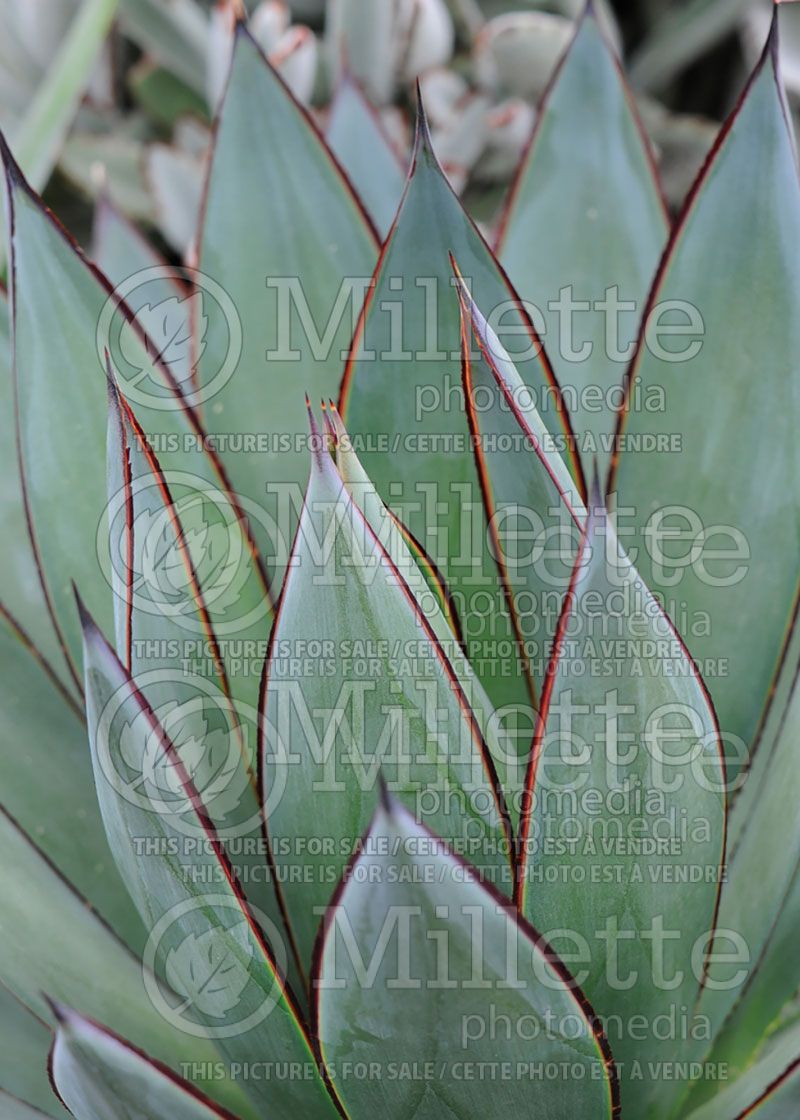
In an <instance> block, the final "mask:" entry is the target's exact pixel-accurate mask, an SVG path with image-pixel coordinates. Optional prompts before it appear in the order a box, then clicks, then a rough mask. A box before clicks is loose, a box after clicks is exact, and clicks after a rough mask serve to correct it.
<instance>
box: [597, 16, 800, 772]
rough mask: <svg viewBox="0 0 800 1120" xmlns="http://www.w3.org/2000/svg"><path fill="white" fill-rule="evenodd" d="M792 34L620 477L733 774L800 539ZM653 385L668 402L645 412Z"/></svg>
mask: <svg viewBox="0 0 800 1120" xmlns="http://www.w3.org/2000/svg"><path fill="white" fill-rule="evenodd" d="M775 10H776V13H777V11H778V8H777V6H776V9H775ZM776 35H777V22H776V24H775V27H774V29H773V33H772V35H771V37H770V42H769V44H768V46H767V49H766V51H765V53H764V57H763V59H762V60H761V62H760V63H759V65H758V67H757V68H756V71H755V73H754V75H753V77H752V79H751V81H750V84H749V85H748V87H747V90H746V92H745V94H744V96H743V98H742V100H741V102H740V104H739V105H738V107H737V108H736V110H735V111H734V113H733V114H732V116H731V117H730V118H729V119H728V121H727V123H726V124H725V126H724V127H723V129H722V132H721V134H720V137H719V139H718V141H717V144H716V146H715V148H714V151H713V153H712V155H711V157H710V158H709V160H708V162H707V164H706V167H705V169H704V171H703V172H702V173H701V176H700V178H699V180H698V182H697V183H696V184H695V187H694V190H693V191H692V193H691V196H690V198H689V200H688V202H687V204H686V207H685V209H684V212H683V215H682V217H681V218H680V220H679V222H678V224H677V227H676V229H675V231H674V233H673V237H672V240H671V243H670V246H669V249H668V251H667V253H666V255H665V258H664V260H663V262H662V266H661V269H660V272H659V275H658V279H657V282H656V284H655V286H654V289H653V292H652V295H651V299H650V306H649V307H648V310H647V314H646V316H645V319H646V323H648V324H649V327H646V329H645V332H644V334H643V336H642V338H641V339H640V344H639V348H638V351H637V355H636V357H635V359H634V361H633V364H632V366H631V368H630V370H629V373H628V405H627V409H626V411H624V412H623V414H621V417H620V432H621V439H622V446H621V447H620V450H619V458H618V463H617V468H618V470H617V476H616V485H617V487H618V508H619V510H620V513H621V515H622V514H623V512H624V515H625V517H626V518H627V519H628V520H629V521H632V523H633V526H632V527H633V528H635V530H636V532H635V534H634V535H633V536H632V537H631V544H630V545H629V547H630V548H631V549H632V550H633V549H635V550H636V553H635V555H636V556H637V564H638V566H639V570H640V571H641V572H642V576H643V578H644V579H645V580H646V582H647V583H648V584H649V586H651V587H652V588H653V589H654V591H657V592H661V593H663V596H664V598H665V600H666V606H667V609H668V612H670V613H672V614H673V616H676V615H678V614H679V615H680V617H681V618H686V619H687V623H688V625H687V627H686V628H685V637H686V641H687V644H688V645H689V648H690V650H691V652H692V655H693V657H695V658H696V659H697V660H698V663H699V664H700V665H701V666H702V667H703V671H704V675H705V676H706V677H707V679H708V680H709V685H710V689H711V693H712V696H713V699H714V703H715V705H716V708H717V712H718V714H719V720H720V726H721V728H722V732H723V739H724V740H725V742H726V747H727V750H728V755H729V766H730V768H731V771H732V773H734V774H735V772H736V771H737V770H738V768H739V766H740V765H741V762H742V761H743V758H744V757H745V756H746V751H747V749H748V748H749V746H750V745H751V743H752V740H753V736H754V733H755V730H756V727H757V725H758V722H759V717H760V715H761V711H762V708H763V706H764V703H765V700H766V697H767V694H768V690H769V687H770V682H771V680H772V679H773V676H774V673H775V671H776V665H777V663H778V660H779V656H780V652H781V647H782V644H783V640H784V634H785V633H786V630H787V626H788V623H789V620H790V616H791V614H792V610H793V607H794V602H795V598H796V594H797V587H798V578H797V564H796V558H797V556H798V554H799V552H800V492H798V488H797V486H795V485H794V484H793V480H794V479H796V478H797V477H798V473H800V460H799V459H798V443H797V438H796V434H797V428H798V423H800V391H798V388H797V384H796V381H797V379H796V377H794V371H795V370H796V367H797V354H798V349H800V321H798V318H797V315H796V314H795V310H796V307H797V304H798V300H800V267H798V261H797V257H796V254H795V253H794V252H793V251H792V250H791V246H793V245H795V244H796V243H797V242H798V240H800V188H798V179H797V167H796V163H795V152H794V142H793V139H792V136H791V134H790V128H789V126H788V125H787V119H786V110H785V106H784V102H783V97H782V94H781V91H780V89H779V86H778V75H777V72H776ZM712 252H713V254H714V258H713V259H714V265H713V273H712V276H711V280H710V278H709V270H708V261H709V254H710V253H712ZM673 301H678V302H677V303H675V302H673ZM698 315H699V317H700V318H699V319H698ZM664 327H666V329H667V330H670V329H671V330H672V331H673V332H675V331H676V330H677V331H678V332H679V333H678V334H677V335H675V334H674V333H673V336H672V337H669V336H667V335H660V336H659V334H658V332H659V330H661V329H663V328H664ZM648 392H656V393H658V394H660V395H661V398H662V407H661V409H660V411H657V412H656V411H652V410H650V409H648V408H646V407H643V405H642V402H643V400H644V396H643V395H646V394H647V393H648ZM765 432H766V433H768V434H769V438H765ZM643 440H651V441H652V440H656V441H661V442H660V446H661V448H662V449H661V450H660V451H659V449H658V448H659V443H656V444H654V445H653V446H654V447H655V450H652V451H650V450H648V449H647V448H646V447H644V446H643V444H642V441H643ZM664 441H665V442H664ZM637 448H638V449H639V450H637ZM675 451H679V453H674V452H675ZM613 487H614V480H613V479H612V482H611V483H610V489H612V488H613ZM626 523H627V522H626ZM743 634H746V635H747V640H746V641H742V635H743Z"/></svg>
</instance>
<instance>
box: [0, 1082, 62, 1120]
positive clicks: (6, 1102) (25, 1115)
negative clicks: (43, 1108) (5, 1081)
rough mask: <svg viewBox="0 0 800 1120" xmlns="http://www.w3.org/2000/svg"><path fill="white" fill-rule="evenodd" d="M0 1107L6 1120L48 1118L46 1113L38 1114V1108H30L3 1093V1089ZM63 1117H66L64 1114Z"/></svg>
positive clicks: (0, 1095) (0, 1091)
mask: <svg viewBox="0 0 800 1120" xmlns="http://www.w3.org/2000/svg"><path fill="white" fill-rule="evenodd" d="M0 1106H2V1109H3V1116H4V1117H5V1118H6V1120H46V1117H47V1116H48V1113H46V1112H40V1111H39V1109H38V1108H32V1107H31V1105H29V1104H25V1102H24V1101H21V1100H19V1098H18V1097H14V1096H12V1095H11V1094H10V1093H7V1092H5V1090H4V1089H0ZM63 1115H66V1113H64V1114H63Z"/></svg>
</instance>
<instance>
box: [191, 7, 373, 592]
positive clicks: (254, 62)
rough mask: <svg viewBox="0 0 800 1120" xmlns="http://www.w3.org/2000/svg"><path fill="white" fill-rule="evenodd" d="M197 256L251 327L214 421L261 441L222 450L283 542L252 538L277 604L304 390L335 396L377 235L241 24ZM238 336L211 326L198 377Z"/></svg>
mask: <svg viewBox="0 0 800 1120" xmlns="http://www.w3.org/2000/svg"><path fill="white" fill-rule="evenodd" d="M254 106H257V108H256V109H254ZM242 153H246V158H243V156H242ZM198 251H199V267H200V269H201V271H202V273H203V274H204V275H206V276H208V277H210V278H211V279H212V280H213V281H215V282H216V283H217V284H219V285H220V286H221V287H222V289H224V291H225V292H226V293H227V295H228V296H229V297H230V300H231V303H232V305H233V308H235V313H236V316H237V317H238V320H239V322H240V324H241V332H242V333H241V343H242V345H241V353H240V356H239V361H238V362H237V364H236V367H235V369H233V370H232V371H231V373H230V377H229V378H228V379H227V380H226V379H220V384H219V388H218V391H217V392H215V393H214V394H213V396H212V397H210V398H209V400H208V402H207V404H206V405H205V419H206V423H207V424H208V426H209V428H210V430H211V432H212V434H213V433H219V434H220V435H221V436H222V437H223V439H225V440H227V439H228V437H236V438H237V439H238V438H239V437H243V438H247V437H249V436H253V435H258V437H259V440H258V443H257V444H256V446H255V447H251V448H250V449H249V450H247V452H246V453H245V454H242V453H241V449H240V447H238V446H237V445H236V443H235V442H231V449H230V451H229V452H228V451H226V448H225V446H224V444H223V445H222V446H221V452H222V455H223V459H224V462H225V464H226V466H227V468H228V470H229V471H230V474H231V478H232V480H233V483H234V486H235V488H236V489H237V491H238V492H239V493H241V494H242V496H243V497H244V498H246V499H249V500H250V501H252V502H256V503H257V504H258V505H259V506H260V507H261V508H262V509H264V510H265V511H266V512H267V513H268V514H269V515H270V517H271V518H272V519H274V520H275V521H276V523H277V526H278V529H277V539H276V534H275V531H274V529H273V528H272V527H271V525H270V524H269V523H267V524H266V525H257V526H256V530H255V531H256V533H257V534H258V537H257V539H258V543H259V546H260V549H261V552H262V554H264V555H265V556H266V562H267V567H268V570H269V572H270V576H271V577H272V578H273V579H274V583H275V597H276V598H277V594H278V592H279V590H280V584H281V581H282V578H283V573H284V571H285V566H286V561H287V556H288V551H289V548H290V547H291V541H292V536H293V533H294V529H295V527H296V525H297V516H298V514H299V510H300V506H301V505H302V497H303V489H304V486H305V479H306V456H305V450H304V448H303V446H302V442H303V436H304V435H305V432H306V417H305V409H304V405H303V394H304V393H306V392H307V393H309V395H310V396H311V397H312V398H313V399H314V400H319V399H320V398H323V399H327V398H328V397H332V396H335V394H336V391H337V387H338V384H339V378H340V376H341V369H342V363H343V351H346V349H347V346H348V344H349V342H350V338H351V336H352V333H353V320H354V318H355V316H357V314H358V311H359V309H360V307H361V302H362V300H363V298H364V291H365V289H366V285H367V284H368V282H369V278H370V276H371V275H372V270H373V268H374V267H375V260H376V258H377V255H378V240H377V237H376V235H375V233H374V230H373V229H372V227H371V225H370V223H369V220H368V219H367V218H366V216H365V214H364V213H363V211H362V209H361V206H360V203H359V201H358V199H357V197H356V196H355V194H354V192H353V190H352V187H351V186H350V184H349V182H348V180H347V179H346V177H345V176H344V174H343V173H342V171H341V169H340V168H339V166H338V164H337V163H336V162H335V160H334V158H333V156H332V155H331V152H330V150H329V149H328V148H327V147H326V145H325V142H324V140H323V139H322V138H321V136H320V135H319V134H318V132H317V130H316V128H315V127H314V125H313V124H312V122H311V119H310V117H309V116H308V113H307V112H306V110H305V109H304V108H303V107H302V106H301V105H300V104H298V102H297V101H295V99H294V98H293V97H292V95H291V94H290V92H289V90H288V89H287V88H286V86H285V85H284V83H283V82H282V80H281V78H280V77H279V75H278V74H277V73H276V71H275V70H274V69H273V68H272V66H270V64H269V63H268V62H267V60H266V58H264V56H263V55H262V53H261V51H260V50H259V48H258V46H257V45H256V43H255V42H254V40H253V39H252V38H251V36H250V35H249V33H248V32H247V30H246V28H245V27H244V25H243V24H239V25H238V27H237V31H236V42H235V46H234V54H233V62H232V68H231V73H230V78H229V81H228V87H227V91H226V93H225V98H224V100H223V103H222V107H221V109H220V113H219V118H218V121H217V125H216V133H215V137H214V141H213V152H212V157H211V166H210V169H209V175H208V181H207V184H206V194H205V201H204V205H203V214H202V219H201V227H200V232H199V235H198ZM231 337H232V335H231V330H230V324H226V323H225V322H224V321H223V320H222V319H220V318H216V319H212V320H211V321H210V323H209V327H208V331H207V334H206V337H205V339H204V343H205V345H204V348H203V352H202V353H201V354H200V356H199V363H198V371H199V376H200V380H201V382H203V383H207V382H209V381H210V379H211V378H213V377H214V376H215V375H216V374H217V372H218V371H219V370H220V369H221V368H223V366H224V364H225V362H226V360H227V359H228V357H229V354H230V348H231ZM265 483H267V484H268V489H266V490H265Z"/></svg>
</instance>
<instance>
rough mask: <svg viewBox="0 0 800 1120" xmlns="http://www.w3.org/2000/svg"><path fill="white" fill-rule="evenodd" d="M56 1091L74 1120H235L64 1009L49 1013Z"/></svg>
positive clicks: (167, 1072) (122, 1043) (96, 1026)
mask: <svg viewBox="0 0 800 1120" xmlns="http://www.w3.org/2000/svg"><path fill="white" fill-rule="evenodd" d="M55 1015H56V1018H57V1022H58V1026H57V1029H56V1038H55V1044H54V1046H53V1053H52V1062H51V1068H52V1077H53V1085H54V1087H55V1090H56V1092H57V1093H58V1095H59V1096H60V1097H61V1099H62V1100H63V1101H64V1103H65V1104H66V1105H67V1107H68V1108H69V1110H70V1112H71V1113H72V1115H73V1116H75V1117H76V1118H77V1120H118V1117H119V1116H120V1112H122V1113H123V1114H126V1115H131V1116H134V1115H135V1116H136V1117H137V1118H139V1120H164V1118H165V1117H167V1116H169V1117H171V1118H173V1120H236V1118H235V1117H234V1116H233V1113H231V1112H228V1111H227V1110H223V1109H221V1108H219V1107H218V1106H217V1105H215V1104H214V1102H213V1101H211V1100H210V1099H208V1098H206V1097H204V1096H202V1095H201V1094H200V1093H199V1092H198V1091H197V1090H196V1089H195V1088H194V1086H192V1085H191V1084H189V1083H188V1082H186V1081H184V1080H182V1079H181V1078H178V1077H176V1076H175V1074H174V1073H172V1072H171V1071H170V1070H168V1069H167V1068H166V1067H164V1066H162V1065H160V1063H156V1062H153V1061H152V1060H151V1059H149V1058H147V1057H146V1056H145V1055H144V1054H142V1053H140V1052H139V1051H137V1050H135V1049H133V1048H132V1047H131V1046H130V1045H129V1044H128V1043H126V1042H125V1041H124V1040H123V1039H121V1038H118V1037H116V1036H115V1035H113V1034H111V1033H110V1032H109V1031H107V1030H106V1029H105V1028H104V1027H101V1026H100V1025H99V1024H97V1023H93V1022H92V1021H91V1020H89V1019H85V1018H84V1017H83V1016H81V1015H78V1014H77V1012H75V1011H72V1010H71V1009H70V1008H67V1007H63V1006H61V1005H58V1006H57V1007H56V1008H55Z"/></svg>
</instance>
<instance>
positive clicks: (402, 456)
mask: <svg viewBox="0 0 800 1120" xmlns="http://www.w3.org/2000/svg"><path fill="white" fill-rule="evenodd" d="M450 254H452V256H453V257H454V258H455V260H456V262H457V265H458V268H459V269H460V271H461V273H462V275H463V277H464V280H465V282H466V283H467V284H468V285H469V286H470V288H471V290H472V292H473V295H474V298H475V301H476V303H477V304H478V305H479V306H480V307H481V308H482V309H483V311H484V314H485V315H486V316H487V318H489V319H490V320H491V319H492V317H493V316H494V317H495V318H497V317H498V316H499V317H501V318H502V327H503V333H502V335H501V338H502V340H503V341H505V339H506V337H507V336H508V335H511V336H512V337H513V335H514V334H516V336H517V337H516V339H515V341H514V345H515V346H516V347H517V349H516V351H515V352H514V354H512V357H515V359H517V360H518V363H519V371H520V376H521V377H522V378H523V380H524V381H525V383H526V384H527V385H528V386H529V387H530V388H531V389H532V391H533V394H534V396H535V398H536V401H537V404H539V406H540V411H542V413H543V418H544V420H545V423H546V424H547V425H548V429H549V430H554V431H561V430H562V428H561V421H560V416H561V414H560V412H559V409H558V407H557V399H558V397H557V394H556V393H555V392H554V390H553V389H552V386H551V384H550V380H549V378H550V371H549V367H548V366H547V364H546V361H545V359H544V357H543V355H542V353H541V351H540V348H539V347H538V346H537V345H536V344H535V343H534V341H533V340H532V338H531V331H530V324H529V323H526V320H525V319H524V316H523V315H522V314H521V312H520V311H519V308H518V306H517V303H516V299H515V297H514V295H513V293H512V292H511V290H510V288H509V287H508V284H507V282H506V280H505V277H504V276H503V274H502V272H501V271H500V269H499V268H498V266H497V264H496V262H495V261H494V259H493V258H492V256H491V253H490V251H489V249H488V247H487V246H486V244H485V242H484V241H483V239H482V238H481V236H480V234H479V233H478V231H477V229H476V228H475V226H474V225H473V224H472V222H471V221H470V219H469V218H468V217H467V215H466V214H465V212H464V210H463V209H462V207H461V204H460V203H459V201H458V199H457V198H456V197H455V195H454V194H453V192H452V190H451V188H450V186H449V185H448V183H447V180H446V179H445V177H444V175H443V173H442V171H441V168H440V167H439V164H438V162H437V160H436V157H435V155H434V152H433V149H432V147H431V143H430V137H429V135H428V130H427V125H426V123H425V121H424V119H423V118H422V117H421V118H420V121H419V126H418V135H417V143H416V147H415V153H414V157H413V161H412V170H411V175H410V179H409V181H408V184H407V187H406V192H405V195H404V198H403V201H402V203H401V206H400V210H399V213H398V217H397V221H396V223H395V226H394V228H393V230H392V233H391V235H390V236H389V238H388V240H387V242H386V245H385V246H384V251H383V254H382V256H381V260H380V263H379V266H378V269H377V271H376V274H375V284H374V287H373V288H372V289H371V291H370V293H369V298H368V301H367V303H366V304H365V309H364V315H363V317H362V321H361V324H360V328H359V332H358V335H357V337H356V339H355V341H354V344H353V351H352V354H351V356H350V359H349V362H348V368H347V372H346V374H345V379H344V382H343V385H342V392H341V407H342V412H343V415H344V418H345V420H346V422H347V426H348V430H349V431H350V434H351V436H352V437H353V440H354V441H355V446H356V449H357V451H358V452H359V455H360V457H361V459H362V462H363V463H364V467H365V469H366V471H367V473H368V474H369V476H370V478H371V479H372V480H373V481H374V483H375V486H376V488H377V490H378V493H379V494H380V496H381V498H382V499H383V500H384V501H385V502H386V503H387V505H389V506H390V508H392V509H394V510H395V512H396V513H397V514H398V516H399V517H400V519H401V520H402V521H403V523H404V524H406V525H407V526H408V528H409V529H410V531H411V532H412V533H413V535H414V537H416V538H417V540H419V541H420V542H421V543H422V544H423V545H424V547H425V549H426V551H427V552H428V553H429V554H430V555H431V556H432V557H433V559H434V561H435V562H436V564H437V565H438V566H439V568H440V569H441V571H442V574H443V576H444V578H445V579H446V581H447V583H448V585H449V587H450V589H451V591H452V593H453V596H454V599H455V602H456V606H457V609H458V612H459V614H460V617H461V619H462V623H463V626H464V634H465V639H466V643H467V649H468V652H469V654H470V657H471V660H472V662H473V665H474V666H475V669H476V672H477V675H478V676H479V677H480V678H481V680H482V682H483V684H484V687H485V688H486V691H487V693H488V695H489V697H490V699H491V700H492V702H493V703H494V704H495V705H496V706H499V705H501V704H524V705H529V703H530V699H529V689H528V681H527V678H526V676H525V674H524V673H523V672H522V669H521V666H520V663H519V659H518V657H517V651H516V648H515V645H514V631H513V626H512V624H511V621H510V619H509V616H508V612H507V608H506V603H505V599H504V597H503V593H502V589H501V586H500V582H499V580H498V577H497V569H496V564H495V561H494V558H493V557H492V555H491V549H490V544H489V541H488V539H487V533H486V519H485V514H484V509H483V502H482V496H481V491H480V486H479V482H478V476H477V473H476V470H475V464H474V461H473V455H472V449H471V446H470V438H469V428H468V424H467V419H466V415H465V410H464V403H463V394H462V389H461V379H460V375H459V365H460V361H461V323H460V314H459V304H458V298H457V295H456V292H455V290H454V286H455V282H456V281H455V277H454V275H453V271H452V267H451V263H450ZM520 353H522V354H523V355H524V356H525V360H524V361H523V360H521V359H520ZM545 404H546V405H547V409H546V412H545V408H544V405H545Z"/></svg>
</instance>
